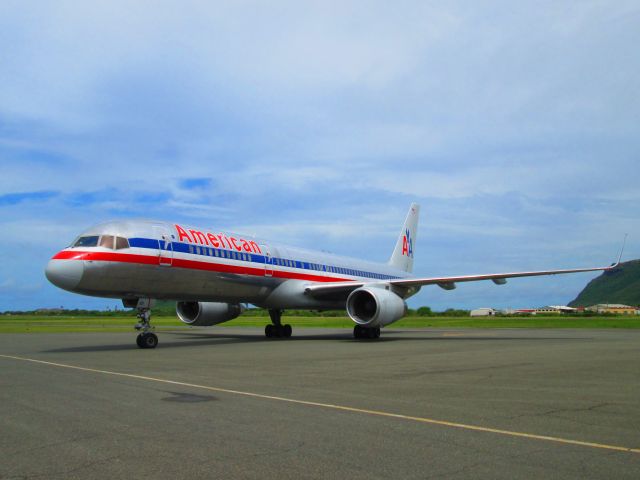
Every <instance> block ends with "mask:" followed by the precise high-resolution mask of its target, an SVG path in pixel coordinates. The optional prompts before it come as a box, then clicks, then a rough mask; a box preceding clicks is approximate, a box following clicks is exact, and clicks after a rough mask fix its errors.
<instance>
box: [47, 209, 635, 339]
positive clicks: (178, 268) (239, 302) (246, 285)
mask: <svg viewBox="0 0 640 480" xmlns="http://www.w3.org/2000/svg"><path fill="white" fill-rule="evenodd" d="M419 212H420V207H419V205H418V204H416V203H413V204H411V206H410V208H409V212H408V214H407V217H406V219H405V222H404V225H403V226H402V229H401V230H400V235H399V236H398V239H397V241H396V244H395V248H394V249H393V253H392V254H391V257H390V259H389V261H388V262H387V263H373V262H368V261H363V260H358V259H354V258H347V257H342V256H338V255H334V254H329V253H325V252H319V251H313V250H307V249H302V248H297V247H291V246H287V245H283V244H280V243H276V242H271V241H267V240H260V239H256V238H253V237H252V236H247V235H241V234H236V233H231V232H223V231H219V230H214V229H198V228H191V227H189V226H185V225H183V224H181V223H166V222H156V221H151V220H126V221H119V222H108V223H102V224H100V225H97V226H94V227H92V228H89V229H88V230H86V231H85V232H83V233H82V234H80V236H78V237H77V238H76V239H75V240H74V241H73V243H72V244H71V245H70V246H69V247H67V248H65V249H63V250H61V251H60V252H58V253H56V254H55V255H54V256H53V258H52V259H51V260H50V261H49V263H48V264H47V267H46V270H45V275H46V277H47V279H48V280H49V281H50V282H51V283H53V284H54V285H55V286H57V287H59V288H62V289H64V290H68V291H70V292H75V293H79V294H83V295H90V296H96V297H105V298H118V299H122V303H123V305H124V306H125V307H126V308H135V309H136V310H137V318H138V323H137V324H136V326H135V328H136V329H137V330H139V331H140V333H139V334H138V336H137V339H136V343H137V345H138V346H139V347H140V348H155V347H156V346H157V345H158V337H157V336H156V335H155V333H153V327H152V325H151V309H152V307H153V305H154V302H155V301H156V300H172V301H176V313H177V316H178V318H179V319H180V320H181V321H182V322H184V323H185V324H187V325H191V326H197V327H200V326H203V327H204V326H212V325H217V324H219V323H222V322H227V321H229V320H232V319H234V318H236V317H238V316H239V315H240V314H241V313H242V312H243V311H244V310H245V308H246V307H245V305H246V304H253V305H256V306H258V307H261V308H265V309H267V310H268V311H269V316H270V320H271V323H269V324H267V325H266V327H265V335H266V337H269V338H273V337H282V338H287V337H290V336H291V334H292V328H291V326H290V325H288V324H285V325H283V324H282V322H281V318H282V313H283V311H284V310H285V309H309V310H346V312H347V315H348V316H349V317H350V318H351V320H353V322H354V323H355V326H354V329H353V335H354V337H355V338H357V339H374V338H379V337H380V329H381V328H384V327H386V326H388V325H391V324H392V323H394V322H396V321H398V320H400V319H401V318H402V317H403V316H404V315H405V314H406V313H407V304H406V299H407V298H409V297H411V296H412V295H415V294H416V293H417V292H418V291H419V290H420V288H421V287H423V286H426V285H437V286H439V287H441V288H443V289H445V290H452V289H454V288H456V284H457V283H460V282H475V281H482V280H491V281H493V283H495V284H496V285H504V284H505V283H506V281H507V279H508V278H515V277H534V276H542V275H558V274H567V273H578V272H594V271H607V270H611V269H613V268H615V267H616V266H617V265H618V264H619V263H620V257H621V256H622V250H621V251H620V256H619V257H618V260H617V262H615V263H613V264H611V265H610V266H608V267H590V268H573V269H562V270H544V271H529V272H512V273H490V274H481V275H463V276H451V277H416V276H414V275H412V270H413V260H414V253H415V242H416V235H417V228H418V217H419ZM625 240H626V238H625ZM623 249H624V245H623Z"/></svg>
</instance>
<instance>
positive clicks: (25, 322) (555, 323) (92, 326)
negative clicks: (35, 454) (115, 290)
mask: <svg viewBox="0 0 640 480" xmlns="http://www.w3.org/2000/svg"><path fill="white" fill-rule="evenodd" d="M268 322H269V320H268V317H240V318H237V319H235V320H232V321H230V322H227V323H223V324H221V325H218V326H216V327H217V328H220V327H225V326H229V327H263V326H264V325H266V324H267V323H268ZM134 323H135V317H134V316H133V315H132V316H131V318H128V317H107V316H104V317H100V316H93V317H92V316H77V317H74V316H36V315H4V316H2V317H0V333H30V332H47V333H68V332H101V331H109V332H118V331H123V332H126V331H131V330H132V329H133V325H134ZM152 323H153V325H154V326H155V327H156V328H157V329H158V330H171V329H175V328H198V327H187V326H186V325H184V324H183V323H182V322H180V321H179V320H178V319H177V318H176V317H174V316H154V317H153V321H152ZM283 323H289V324H291V325H292V326H293V327H296V328H305V327H316V328H318V327H327V328H345V329H351V328H353V325H354V324H353V322H352V321H351V320H350V319H349V318H347V317H294V316H286V315H285V316H283ZM392 327H393V328H418V327H434V328H450V327H451V328H640V316H617V317H569V316H567V317H563V316H548V317H542V316H535V317H492V318H471V317H406V318H403V319H402V320H400V321H398V322H397V323H394V324H393V326H392Z"/></svg>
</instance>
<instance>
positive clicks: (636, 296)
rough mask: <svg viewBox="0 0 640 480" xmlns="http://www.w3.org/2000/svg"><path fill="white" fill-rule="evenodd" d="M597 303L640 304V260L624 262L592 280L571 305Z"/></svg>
mask: <svg viewBox="0 0 640 480" xmlns="http://www.w3.org/2000/svg"><path fill="white" fill-rule="evenodd" d="M596 303H622V304H625V305H640V260H631V261H629V262H623V263H621V264H620V265H618V266H617V267H616V268H614V269H613V270H611V271H609V272H604V273H603V274H602V275H600V276H599V277H597V278H594V279H593V280H591V281H590V282H589V283H588V284H587V286H586V287H585V288H584V290H582V291H581V292H580V294H579V295H578V296H577V297H576V299H575V300H573V301H572V302H571V303H569V306H570V307H588V306H589V305H595V304H596Z"/></svg>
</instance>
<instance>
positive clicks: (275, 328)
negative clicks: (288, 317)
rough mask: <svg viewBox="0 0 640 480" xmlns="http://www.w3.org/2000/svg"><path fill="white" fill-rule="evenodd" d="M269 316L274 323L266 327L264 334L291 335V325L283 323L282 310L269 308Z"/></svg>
mask: <svg viewBox="0 0 640 480" xmlns="http://www.w3.org/2000/svg"><path fill="white" fill-rule="evenodd" d="M269 317H271V322H272V323H270V324H269V325H267V326H266V327H264V334H265V336H266V337H267V338H289V337H291V333H292V332H293V329H292V328H291V325H289V324H286V325H282V322H281V321H280V320H281V318H282V310H269Z"/></svg>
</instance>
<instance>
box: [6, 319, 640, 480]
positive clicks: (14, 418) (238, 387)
mask: <svg viewBox="0 0 640 480" xmlns="http://www.w3.org/2000/svg"><path fill="white" fill-rule="evenodd" d="M159 337H160V344H159V346H158V348H157V349H155V350H141V349H139V348H138V347H137V346H136V345H135V334H134V332H133V331H132V333H131V334H123V333H100V334H98V333H77V334H62V333H60V334H5V335H2V336H0V413H1V414H0V478H2V479H9V478H52V479H57V478H61V479H62V478H64V479H69V478H109V479H113V478H125V477H126V478H171V479H175V478H216V477H224V478H256V479H257V478H260V479H264V478H341V479H342V478H363V479H364V478H367V479H370V478H403V479H411V478H421V479H422V478H470V477H472V478H492V479H501V478H504V479H517V478H526V479H530V478H581V479H585V478H603V479H604V478H607V479H610V478H616V479H623V478H629V479H638V478H640V331H637V330H529V329H487V330H485V329H477V330H476V329H450V330H442V329H415V330H404V329H386V330H384V331H383V333H382V337H381V338H380V339H379V340H366V341H363V340H359V341H358V340H354V339H353V338H352V335H351V332H350V331H348V330H330V329H298V330H294V334H293V337H292V338H290V339H266V338H264V336H263V333H262V331H261V330H260V329H253V328H221V327H213V328H210V329H202V330H198V329H190V330H180V331H175V332H161V333H160V334H159Z"/></svg>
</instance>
